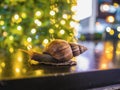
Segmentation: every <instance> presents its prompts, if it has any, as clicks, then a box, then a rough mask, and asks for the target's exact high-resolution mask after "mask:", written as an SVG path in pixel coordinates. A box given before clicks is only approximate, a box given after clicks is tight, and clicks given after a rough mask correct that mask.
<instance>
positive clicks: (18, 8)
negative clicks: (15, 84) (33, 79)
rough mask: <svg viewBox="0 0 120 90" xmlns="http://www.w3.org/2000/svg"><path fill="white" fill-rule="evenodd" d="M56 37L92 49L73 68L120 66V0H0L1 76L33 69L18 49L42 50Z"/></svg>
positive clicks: (38, 73)
mask: <svg viewBox="0 0 120 90" xmlns="http://www.w3.org/2000/svg"><path fill="white" fill-rule="evenodd" d="M54 39H64V40H67V41H69V42H71V41H72V42H78V43H80V44H82V45H84V46H86V47H87V48H88V50H87V51H86V52H85V53H83V54H82V55H80V56H79V57H77V58H78V59H79V60H78V66H76V67H75V68H72V70H71V71H74V70H75V71H76V70H77V71H81V70H89V69H109V68H116V67H120V65H119V64H120V41H119V39H120V0H29V1H28V0H0V73H1V77H3V78H4V77H5V78H6V76H11V77H14V74H15V75H17V74H18V76H19V75H24V74H25V73H26V72H27V71H30V67H29V65H27V62H26V61H27V60H25V59H28V57H26V54H23V53H22V52H20V51H18V49H25V50H27V49H29V48H32V49H35V50H36V51H40V50H41V49H43V48H44V47H45V46H46V45H47V44H48V43H49V42H50V41H51V40H54ZM8 68H10V69H8ZM7 70H9V72H11V71H13V72H14V73H9V74H8V73H7V72H6V71H7ZM41 71H42V72H41ZM43 71H44V70H43V69H40V70H38V72H36V71H35V72H36V73H34V74H36V75H41V74H43V73H46V72H43ZM6 73H7V74H6ZM31 75H32V74H31ZM16 77H17V76H16Z"/></svg>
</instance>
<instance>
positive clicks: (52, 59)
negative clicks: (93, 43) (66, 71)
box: [24, 39, 87, 65]
mask: <svg viewBox="0 0 120 90" xmlns="http://www.w3.org/2000/svg"><path fill="white" fill-rule="evenodd" d="M86 50H87V48H86V47H84V46H82V45H79V44H76V43H73V42H70V43H69V42H67V41H65V40H61V39H55V40H53V41H52V42H50V43H49V44H48V46H47V47H45V49H44V50H43V53H42V54H40V53H37V52H27V51H25V50H24V51H25V52H27V53H28V54H29V55H30V56H31V59H32V60H35V61H38V62H39V63H42V64H49V65H76V62H75V61H72V60H71V59H72V58H73V57H76V56H78V55H80V54H82V53H83V52H85V51H86Z"/></svg>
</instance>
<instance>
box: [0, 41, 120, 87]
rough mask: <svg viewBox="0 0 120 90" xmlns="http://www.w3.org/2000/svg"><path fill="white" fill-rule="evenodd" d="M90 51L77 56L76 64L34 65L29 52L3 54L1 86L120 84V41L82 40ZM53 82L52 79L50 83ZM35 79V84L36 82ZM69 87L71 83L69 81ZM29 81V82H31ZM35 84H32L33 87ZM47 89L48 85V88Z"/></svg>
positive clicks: (0, 73)
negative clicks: (31, 62) (30, 61)
mask: <svg viewBox="0 0 120 90" xmlns="http://www.w3.org/2000/svg"><path fill="white" fill-rule="evenodd" d="M79 43H80V44H81V45H83V46H86V47H87V48H88V50H87V51H86V52H84V53H83V54H81V55H79V56H78V57H76V58H75V60H76V62H77V65H75V66H49V65H48V66H46V65H30V63H28V60H29V55H27V54H26V53H23V52H21V51H19V50H18V51H17V50H16V51H15V52H14V53H9V54H5V51H2V50H1V51H2V53H0V85H1V86H0V87H1V88H7V87H8V88H13V87H14V88H15V87H16V88H17V87H19V88H20V87H21V89H22V84H23V86H24V85H25V86H26V88H31V87H32V85H33V86H34V84H35V87H36V88H39V87H38V86H40V87H42V86H44V87H45V85H46V84H49V85H47V86H48V87H49V88H50V87H51V88H52V87H53V86H54V85H53V84H55V85H56V86H54V87H56V88H58V87H59V88H60V87H61V85H63V86H64V87H65V88H66V89H68V87H69V88H74V87H76V88H86V87H87V88H93V87H97V86H104V85H109V84H115V83H120V77H119V75H120V69H119V68H120V41H117V42H113V41H112V42H111V41H99V42H92V41H84V42H79ZM49 81H50V82H49ZM33 82H34V83H33ZM67 83H68V84H69V86H67V85H68V84H67ZM28 84H29V85H28ZM30 86H31V87H30ZM46 88H47V87H46Z"/></svg>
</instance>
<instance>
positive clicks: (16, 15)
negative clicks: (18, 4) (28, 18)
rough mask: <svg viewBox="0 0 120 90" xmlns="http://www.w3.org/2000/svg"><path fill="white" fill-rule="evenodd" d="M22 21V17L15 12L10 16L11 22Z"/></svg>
mask: <svg viewBox="0 0 120 90" xmlns="http://www.w3.org/2000/svg"><path fill="white" fill-rule="evenodd" d="M21 21H22V18H20V16H19V15H18V14H15V15H14V16H13V17H12V22H15V23H20V22H21Z"/></svg>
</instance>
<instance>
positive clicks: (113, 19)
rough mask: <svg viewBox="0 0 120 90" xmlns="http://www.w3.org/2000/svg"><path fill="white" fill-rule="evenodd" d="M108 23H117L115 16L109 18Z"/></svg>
mask: <svg viewBox="0 0 120 90" xmlns="http://www.w3.org/2000/svg"><path fill="white" fill-rule="evenodd" d="M106 21H107V22H109V23H113V22H114V21H115V18H114V16H107V18H106Z"/></svg>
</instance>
